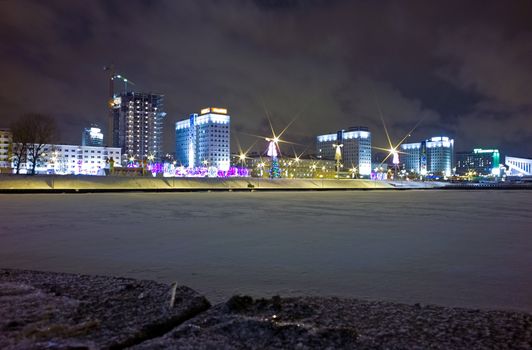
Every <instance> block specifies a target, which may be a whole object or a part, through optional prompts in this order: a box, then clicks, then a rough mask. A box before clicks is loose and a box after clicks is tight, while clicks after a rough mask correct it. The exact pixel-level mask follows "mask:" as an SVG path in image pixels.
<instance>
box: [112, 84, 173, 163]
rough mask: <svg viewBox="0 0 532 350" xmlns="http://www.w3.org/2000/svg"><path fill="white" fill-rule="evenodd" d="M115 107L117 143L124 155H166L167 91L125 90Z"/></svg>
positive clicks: (137, 157)
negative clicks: (163, 143)
mask: <svg viewBox="0 0 532 350" xmlns="http://www.w3.org/2000/svg"><path fill="white" fill-rule="evenodd" d="M112 110H113V146H114V147H120V148H121V149H122V155H123V157H127V159H129V160H131V159H134V160H135V161H138V162H140V161H144V160H148V159H149V160H154V161H160V160H161V158H162V155H163V153H162V137H163V121H164V117H165V115H166V113H165V112H164V111H163V95H160V94H152V93H142V92H125V93H121V94H118V95H115V97H114V99H113V101H112Z"/></svg>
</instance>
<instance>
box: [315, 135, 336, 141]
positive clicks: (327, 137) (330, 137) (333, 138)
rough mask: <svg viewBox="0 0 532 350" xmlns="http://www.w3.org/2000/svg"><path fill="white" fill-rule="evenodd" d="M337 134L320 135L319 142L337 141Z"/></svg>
mask: <svg viewBox="0 0 532 350" xmlns="http://www.w3.org/2000/svg"><path fill="white" fill-rule="evenodd" d="M336 138H337V135H336V134H328V135H320V136H318V142H329V141H336Z"/></svg>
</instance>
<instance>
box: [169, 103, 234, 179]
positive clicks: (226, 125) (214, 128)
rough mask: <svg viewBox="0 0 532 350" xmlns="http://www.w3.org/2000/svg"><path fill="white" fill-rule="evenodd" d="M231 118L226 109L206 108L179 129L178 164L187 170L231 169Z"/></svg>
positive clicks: (176, 128)
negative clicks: (201, 168) (204, 168)
mask: <svg viewBox="0 0 532 350" xmlns="http://www.w3.org/2000/svg"><path fill="white" fill-rule="evenodd" d="M230 125H231V117H230V116H229V115H228V114H227V109H225V108H204V109H202V110H201V112H200V114H196V113H194V114H191V115H190V117H189V118H188V119H185V120H181V121H178V122H177V123H176V125H175V136H176V162H177V163H178V164H180V165H182V166H184V167H186V168H199V167H214V168H216V169H217V170H221V171H227V170H228V169H229V166H230V147H231V128H230Z"/></svg>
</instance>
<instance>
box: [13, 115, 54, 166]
mask: <svg viewBox="0 0 532 350" xmlns="http://www.w3.org/2000/svg"><path fill="white" fill-rule="evenodd" d="M10 129H11V132H12V134H13V145H12V151H11V152H12V153H11V159H12V161H13V164H14V166H15V172H16V173H17V174H19V173H20V168H21V166H22V164H24V163H30V164H31V169H30V174H32V175H35V168H36V167H37V164H38V162H39V161H40V160H41V158H42V157H43V156H44V146H45V145H48V144H52V143H55V142H56V140H57V137H58V129H57V124H56V122H55V119H54V118H52V117H51V116H49V115H46V114H38V113H30V114H24V115H23V116H22V117H20V118H19V119H17V120H15V121H14V122H13V123H11V125H10Z"/></svg>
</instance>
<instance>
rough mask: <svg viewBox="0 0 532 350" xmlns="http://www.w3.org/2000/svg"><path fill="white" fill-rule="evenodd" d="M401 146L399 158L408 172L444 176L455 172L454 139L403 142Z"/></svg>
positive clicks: (435, 138)
mask: <svg viewBox="0 0 532 350" xmlns="http://www.w3.org/2000/svg"><path fill="white" fill-rule="evenodd" d="M400 148H401V153H400V154H399V158H400V160H401V161H402V163H403V166H404V169H405V170H406V171H408V172H412V173H417V174H420V175H442V176H450V175H451V174H452V172H453V169H452V166H453V158H454V140H453V139H450V138H449V137H446V136H436V137H432V138H430V139H428V140H425V141H421V142H415V143H403V144H402V145H401V146H400Z"/></svg>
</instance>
